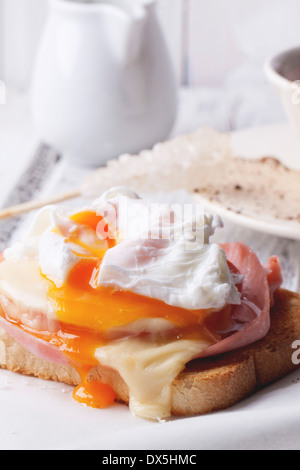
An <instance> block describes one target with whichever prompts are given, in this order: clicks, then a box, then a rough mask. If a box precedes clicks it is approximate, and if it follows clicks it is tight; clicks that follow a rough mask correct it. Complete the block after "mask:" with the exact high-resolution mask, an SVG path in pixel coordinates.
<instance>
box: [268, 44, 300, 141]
mask: <svg viewBox="0 0 300 470" xmlns="http://www.w3.org/2000/svg"><path fill="white" fill-rule="evenodd" d="M265 73H266V75H267V77H268V79H269V81H270V82H271V83H272V85H273V86H274V87H275V89H276V90H277V92H278V94H279V97H280V99H281V102H282V104H283V107H284V109H285V112H286V114H287V116H288V118H289V120H290V122H291V124H292V125H293V127H294V128H295V129H296V131H297V133H298V135H299V137H300V47H297V48H294V49H290V50H287V51H284V52H281V53H279V54H277V55H275V56H273V57H271V58H270V59H268V60H267V61H266V63H265Z"/></svg>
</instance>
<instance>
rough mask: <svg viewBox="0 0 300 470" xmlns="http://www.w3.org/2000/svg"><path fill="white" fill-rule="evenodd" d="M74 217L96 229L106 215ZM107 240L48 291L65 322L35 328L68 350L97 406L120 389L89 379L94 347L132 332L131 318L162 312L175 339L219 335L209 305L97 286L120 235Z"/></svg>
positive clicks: (80, 390)
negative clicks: (210, 324)
mask: <svg viewBox="0 0 300 470" xmlns="http://www.w3.org/2000/svg"><path fill="white" fill-rule="evenodd" d="M71 220H72V221H73V222H75V223H76V224H78V225H79V226H83V227H88V228H89V229H93V231H95V232H97V233H98V228H99V223H100V222H103V219H102V217H101V216H98V215H97V214H96V213H94V212H92V211H85V212H81V213H78V214H75V215H73V216H72V217H71ZM103 227H104V231H105V232H107V231H108V230H109V228H108V227H107V226H105V225H103ZM103 227H102V230H103ZM76 233H77V234H80V233H82V232H80V231H79V232H76V231H75V232H74V233H72V236H71V241H72V242H73V243H75V244H76V243H77V244H78V245H80V244H81V240H80V239H79V238H78V239H77V238H76V236H77V235H76ZM110 235H111V234H110ZM100 238H101V237H100ZM100 241H101V240H100ZM105 243H106V245H103V246H104V247H105V249H104V250H102V248H101V249H100V250H99V251H98V252H97V253H96V252H94V253H93V252H92V253H91V256H84V257H82V258H81V260H80V262H79V263H78V264H77V265H76V266H75V267H74V268H73V269H72V270H71V272H70V273H69V276H68V279H67V282H66V283H65V284H64V285H62V286H60V287H57V286H56V285H55V284H54V283H51V287H50V289H49V292H48V297H49V299H50V301H51V302H52V304H53V307H54V309H55V312H56V315H57V318H58V320H59V322H60V330H59V331H58V332H54V333H53V332H37V331H36V332H33V331H32V330H31V331H30V332H31V334H33V335H34V336H37V337H39V338H41V339H43V340H46V341H48V342H49V343H51V345H53V346H55V347H56V348H58V349H59V350H60V351H61V352H63V354H64V355H65V356H66V357H67V358H68V361H69V363H70V364H71V365H72V366H73V367H74V368H75V369H76V370H77V371H78V373H79V375H80V378H81V384H80V385H79V386H78V387H77V388H76V389H75V390H74V393H73V397H74V398H75V399H76V400H77V401H78V402H80V403H85V404H86V405H88V406H92V407H96V408H102V407H106V406H109V405H110V404H112V403H113V402H114V400H115V393H114V391H113V390H112V389H111V387H110V386H109V385H106V384H101V383H98V382H90V381H89V380H88V376H89V372H90V370H91V369H92V368H93V367H96V366H97V365H99V364H98V362H97V360H96V358H95V351H96V349H97V348H98V347H100V346H103V345H105V344H107V343H108V342H110V341H113V340H114V339H116V337H117V338H119V339H122V338H126V336H127V337H128V336H130V334H132V332H131V331H130V324H132V323H134V322H136V321H138V320H144V319H151V318H153V319H157V318H160V319H164V320H167V321H169V322H171V324H172V325H173V329H172V327H171V329H170V331H169V332H168V334H169V335H170V337H172V338H173V339H176V338H179V337H185V338H194V339H195V338H197V339H208V340H209V341H210V342H211V343H215V342H217V341H218V339H219V338H218V336H217V335H216V334H214V333H213V332H211V331H209V330H208V329H207V328H206V327H205V324H204V320H205V318H206V316H207V311H205V310H196V311H195V310H185V309H183V308H179V307H173V306H169V305H167V304H165V303H164V302H162V301H159V300H156V299H152V298H147V297H143V296H140V295H137V294H134V293H132V292H129V291H126V292H125V291H118V290H114V289H112V288H106V287H100V288H95V286H94V284H93V279H94V278H95V275H96V273H97V271H98V270H99V269H101V256H100V253H102V251H103V255H104V253H105V251H106V250H107V249H110V248H112V247H113V246H114V245H115V244H116V240H115V239H113V237H111V236H110V237H109V239H108V240H105ZM91 251H93V250H91ZM96 255H97V256H96ZM19 326H20V327H22V326H21V325H19ZM150 333H151V332H149V333H148V334H147V333H146V332H145V336H148V338H149V337H150V336H151V334H150ZM118 335H119V336H118ZM172 335H173V336H172Z"/></svg>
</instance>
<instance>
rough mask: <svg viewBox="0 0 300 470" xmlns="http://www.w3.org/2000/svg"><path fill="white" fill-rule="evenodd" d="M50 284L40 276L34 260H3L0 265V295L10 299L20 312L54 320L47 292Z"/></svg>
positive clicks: (54, 316)
mask: <svg viewBox="0 0 300 470" xmlns="http://www.w3.org/2000/svg"><path fill="white" fill-rule="evenodd" d="M50 287H51V282H49V281H48V280H47V279H45V278H43V277H42V276H41V271H40V267H39V264H38V261H36V260H29V259H28V260H26V259H23V260H19V261H18V262H17V263H16V262H15V261H13V260H12V261H11V260H5V261H3V262H1V263H0V293H1V294H3V295H5V296H6V297H7V298H9V299H11V300H12V301H13V302H14V303H15V304H16V305H17V307H18V308H19V309H20V311H22V310H24V311H33V312H39V313H43V314H45V315H46V316H47V317H48V318H51V319H56V318H57V317H56V313H55V311H54V309H53V305H52V302H51V300H50V299H49V297H48V291H49V289H50Z"/></svg>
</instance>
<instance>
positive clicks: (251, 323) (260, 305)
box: [197, 243, 282, 357]
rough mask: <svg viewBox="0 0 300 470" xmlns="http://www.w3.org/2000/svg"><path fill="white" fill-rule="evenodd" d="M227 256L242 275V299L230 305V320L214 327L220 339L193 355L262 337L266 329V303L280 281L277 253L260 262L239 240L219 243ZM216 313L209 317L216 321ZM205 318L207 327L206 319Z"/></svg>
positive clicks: (215, 352) (214, 352)
mask: <svg viewBox="0 0 300 470" xmlns="http://www.w3.org/2000/svg"><path fill="white" fill-rule="evenodd" d="M222 248H223V250H224V251H225V253H226V257H227V260H228V261H229V262H230V263H231V264H232V265H233V266H235V268H237V269H238V271H239V272H240V273H241V274H242V275H243V276H244V280H243V283H242V285H241V296H242V303H241V305H238V306H231V307H230V322H228V321H227V325H226V328H225V329H223V330H220V331H218V333H219V334H220V335H221V337H222V338H223V339H221V341H219V342H218V343H216V344H215V345H213V346H211V347H209V348H207V349H206V350H205V351H203V352H202V353H201V354H200V355H199V356H197V357H210V356H216V355H219V354H223V353H225V352H229V351H233V350H236V349H239V348H242V347H245V346H248V345H250V344H253V343H255V342H256V341H258V340H260V339H262V338H264V337H265V336H266V335H267V333H268V331H269V329H270V323H271V319H270V307H271V302H272V300H273V295H274V292H275V291H276V290H277V289H278V288H279V287H280V286H281V284H282V274H281V267H280V262H279V259H278V258H277V257H275V256H274V257H272V258H270V259H269V261H268V263H267V265H266V266H262V265H261V263H260V261H259V259H258V258H257V256H256V254H255V253H254V252H253V251H252V250H251V249H250V248H249V247H248V246H246V245H245V244H243V243H228V244H225V245H222ZM224 313H226V309H225V310H224V311H223V312H219V313H216V314H215V316H216V318H215V319H213V321H214V322H215V323H216V322H217V315H220V314H221V315H222V314H223V315H224ZM211 321H212V320H211V319H210V318H209V319H208V327H210V324H209V323H210V322H211Z"/></svg>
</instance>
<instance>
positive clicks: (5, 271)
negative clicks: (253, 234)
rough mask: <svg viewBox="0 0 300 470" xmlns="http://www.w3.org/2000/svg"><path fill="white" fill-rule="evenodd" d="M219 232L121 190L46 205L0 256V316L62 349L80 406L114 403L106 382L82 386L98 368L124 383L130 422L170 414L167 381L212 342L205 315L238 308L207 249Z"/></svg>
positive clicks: (232, 283) (218, 251)
mask: <svg viewBox="0 0 300 470" xmlns="http://www.w3.org/2000/svg"><path fill="white" fill-rule="evenodd" d="M218 227H222V221H221V220H220V218H219V217H217V216H212V215H210V214H206V213H205V212H204V211H203V208H201V207H200V208H199V207H197V208H196V210H195V208H193V209H192V210H191V207H189V208H183V207H182V206H179V205H169V204H156V203H153V202H151V201H147V200H143V199H140V198H139V196H138V195H137V194H135V193H133V192H132V191H130V190H127V189H126V188H114V189H113V190H111V191H108V192H107V193H105V194H104V195H102V196H101V198H99V199H98V200H96V201H94V202H93V203H92V204H91V205H90V206H88V207H84V208H82V209H80V210H78V211H75V212H74V211H71V212H70V211H67V210H62V209H58V208H57V207H55V206H51V207H47V208H44V209H43V210H41V211H40V212H39V213H38V214H37V216H36V218H35V220H34V222H33V224H32V226H31V227H30V229H29V230H28V232H27V233H26V234H25V236H24V237H23V239H22V240H21V241H20V242H18V243H16V244H14V245H13V246H12V247H11V248H9V249H7V250H6V251H5V252H4V261H3V262H2V263H1V265H0V294H1V298H2V302H1V303H2V308H3V310H4V311H5V314H6V318H7V319H8V320H9V321H13V322H17V324H18V326H19V328H22V329H24V330H25V331H27V332H28V333H29V334H31V335H32V336H33V337H37V338H41V339H43V340H44V341H48V342H49V343H51V345H52V346H53V345H54V346H55V347H56V348H58V349H59V350H60V351H62V353H63V354H64V355H65V356H66V357H67V359H68V361H69V363H70V364H71V365H73V366H74V367H75V368H76V370H77V371H78V373H79V375H80V377H81V382H82V383H81V385H80V386H79V387H77V388H76V390H75V391H74V397H75V398H76V399H77V400H78V401H80V402H83V403H86V404H88V405H91V406H95V407H103V406H107V405H109V404H110V403H112V402H113V401H114V399H115V394H114V391H113V390H112V389H111V388H110V387H109V386H108V385H105V384H98V383H95V382H89V381H88V375H89V372H90V370H91V368H93V367H96V366H97V365H99V364H101V365H102V366H106V367H110V368H113V369H115V370H117V371H118V372H119V374H120V375H121V377H122V378H123V380H124V381H125V382H126V384H127V385H128V387H129V391H130V407H131V409H132V411H133V412H134V413H135V414H138V415H140V416H144V417H146V418H154V419H162V418H165V417H168V416H169V415H170V407H171V383H172V381H173V380H174V378H175V377H176V376H177V375H178V374H179V373H180V372H181V371H182V370H183V369H184V367H185V364H186V363H187V362H189V361H190V360H191V359H193V358H194V357H195V356H196V355H197V354H198V353H199V352H201V351H202V350H204V349H205V348H207V347H209V346H211V345H212V344H214V343H215V342H216V341H217V337H216V336H214V334H213V333H212V332H210V331H208V330H207V328H206V327H205V325H204V319H205V318H207V317H208V316H209V315H211V314H212V313H214V314H215V313H216V312H218V311H221V310H222V309H224V308H225V307H226V306H227V305H239V304H240V303H241V296H240V293H239V290H238V288H237V285H238V284H239V283H240V282H241V281H242V278H241V276H239V274H238V273H233V272H232V271H231V270H230V267H229V265H228V263H227V260H226V255H225V252H224V251H223V250H222V248H221V247H220V246H219V245H217V244H214V243H210V237H211V236H212V235H213V234H214V231H215V230H216V228H218ZM3 298H5V299H6V300H7V299H9V303H8V302H7V301H3ZM12 305H13V306H14V308H12ZM45 318H46V319H48V322H47V321H46V322H45ZM39 319H41V323H40V324H42V325H43V328H42V329H41V328H39ZM45 324H46V325H48V326H46V327H45Z"/></svg>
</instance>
